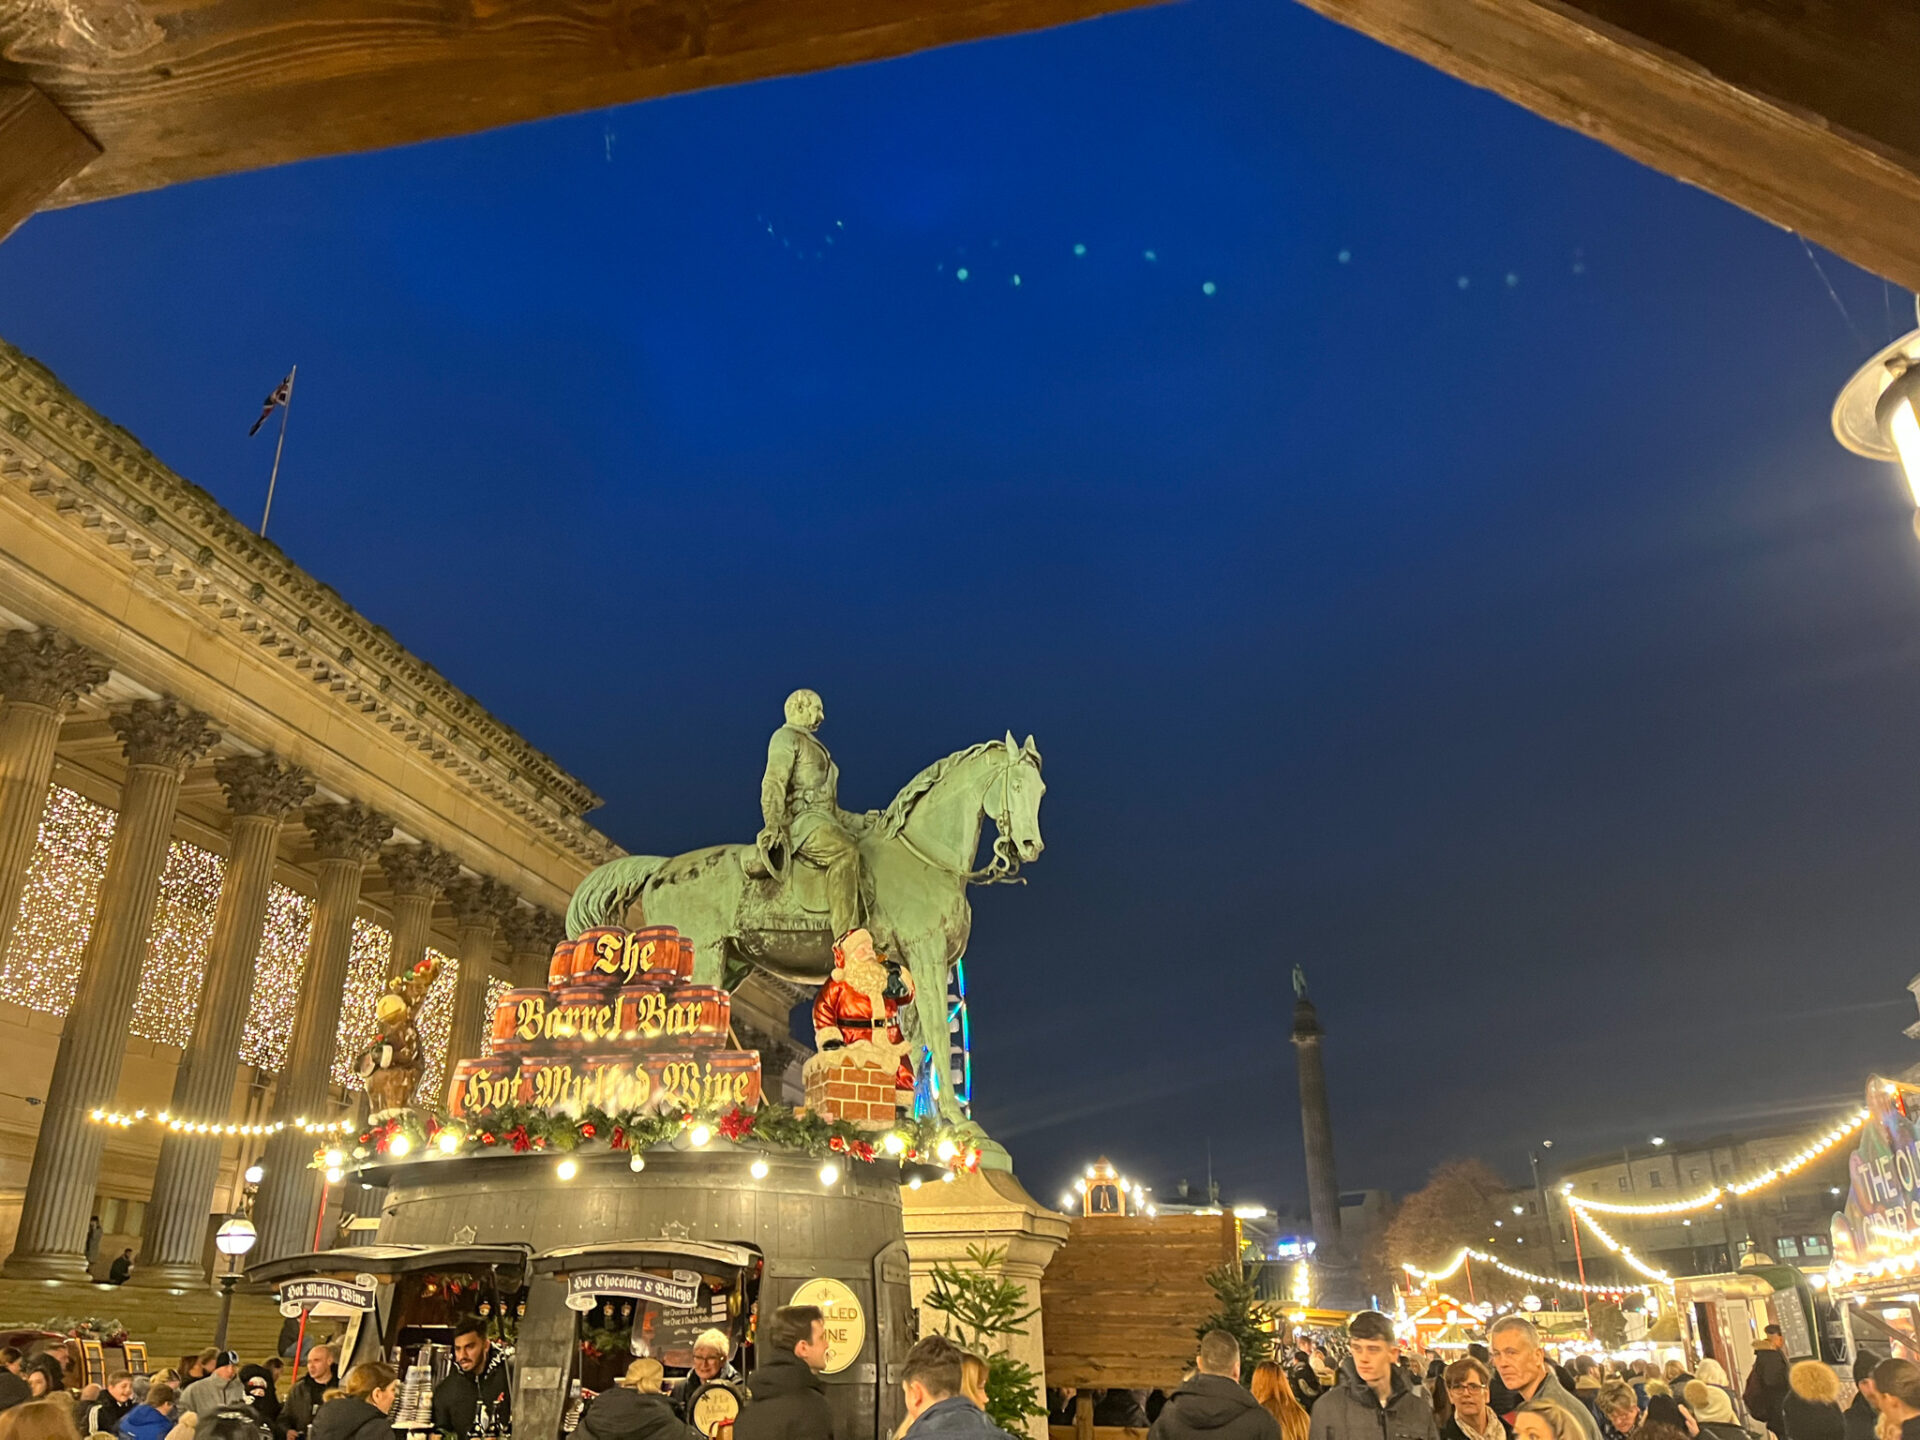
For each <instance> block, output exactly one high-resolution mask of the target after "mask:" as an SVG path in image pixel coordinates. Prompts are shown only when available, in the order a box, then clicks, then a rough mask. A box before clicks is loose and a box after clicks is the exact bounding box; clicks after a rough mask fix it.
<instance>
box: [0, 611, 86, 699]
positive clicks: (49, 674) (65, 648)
mask: <svg viewBox="0 0 1920 1440" xmlns="http://www.w3.org/2000/svg"><path fill="white" fill-rule="evenodd" d="M106 678H107V667H106V666H105V665H104V664H102V663H101V660H100V657H99V656H98V655H95V654H94V653H93V652H92V651H91V650H88V649H87V648H86V647H85V646H82V645H79V644H77V643H75V642H74V641H72V640H69V639H68V638H67V637H66V636H64V635H62V634H60V632H59V631H57V630H53V629H50V628H49V627H47V626H44V625H43V626H41V627H40V628H39V629H38V630H9V631H8V632H7V633H6V634H5V635H0V698H4V699H6V700H19V701H22V702H24V703H25V704H28V705H45V706H47V707H49V708H50V709H54V710H65V709H68V708H69V707H70V706H72V705H73V703H74V702H75V701H76V700H78V699H79V698H80V697H81V696H82V695H84V694H86V693H87V692H88V691H89V690H91V689H93V688H94V686H96V685H100V684H102V683H104V682H105V680H106Z"/></svg>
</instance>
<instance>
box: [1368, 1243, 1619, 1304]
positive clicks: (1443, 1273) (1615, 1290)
mask: <svg viewBox="0 0 1920 1440" xmlns="http://www.w3.org/2000/svg"><path fill="white" fill-rule="evenodd" d="M1469 1259H1473V1260H1478V1261H1480V1262H1481V1263H1482V1264H1483V1265H1491V1266H1493V1268H1494V1269H1496V1270H1499V1271H1501V1272H1502V1273H1504V1274H1507V1275H1511V1276H1512V1277H1513V1278H1514V1279H1516V1280H1525V1281H1527V1282H1528V1283H1530V1284H1534V1285H1552V1286H1557V1287H1558V1288H1559V1289H1562V1290H1566V1291H1570V1292H1572V1293H1574V1294H1586V1295H1619V1294H1623V1293H1625V1292H1628V1291H1638V1292H1640V1293H1643V1294H1652V1293H1653V1287H1652V1286H1651V1285H1581V1284H1576V1283H1575V1282H1574V1281H1572V1280H1557V1279H1555V1278H1554V1277H1553V1276H1551V1275H1536V1274H1534V1273H1533V1272H1532V1271H1531V1270H1522V1269H1520V1268H1519V1267H1518V1266H1514V1265H1509V1264H1507V1262H1506V1261H1504V1260H1502V1259H1501V1258H1500V1257H1499V1256H1498V1255H1489V1254H1487V1253H1486V1251H1484V1250H1474V1249H1472V1248H1470V1247H1463V1248H1462V1249H1461V1251H1460V1253H1459V1254H1457V1255H1455V1256H1454V1257H1453V1260H1452V1261H1451V1262H1450V1263H1449V1264H1448V1266H1447V1268H1446V1269H1444V1270H1422V1269H1421V1268H1420V1267H1419V1266H1418V1265H1402V1266H1401V1267H1400V1268H1401V1269H1403V1270H1405V1271H1406V1272H1407V1273H1408V1274H1409V1275H1411V1276H1413V1278H1414V1279H1416V1280H1419V1281H1422V1282H1424V1283H1426V1284H1429V1285H1438V1284H1441V1283H1442V1282H1444V1281H1446V1280H1449V1279H1451V1278H1452V1277H1453V1275H1454V1274H1455V1273H1456V1272H1457V1271H1458V1270H1459V1269H1460V1267H1461V1266H1462V1265H1464V1264H1466V1263H1467V1261H1468V1260H1469Z"/></svg>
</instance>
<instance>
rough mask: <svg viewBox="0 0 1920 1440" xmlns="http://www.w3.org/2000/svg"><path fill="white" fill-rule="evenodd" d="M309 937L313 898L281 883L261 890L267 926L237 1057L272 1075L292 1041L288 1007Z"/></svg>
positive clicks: (297, 985) (295, 991)
mask: <svg viewBox="0 0 1920 1440" xmlns="http://www.w3.org/2000/svg"><path fill="white" fill-rule="evenodd" d="M312 937H313V897H311V896H309V895H302V894H301V893H300V892H299V891H298V890H293V889H289V888H288V887H287V886H285V885H275V886H273V888H272V889H270V890H269V891H268V892H267V923H266V927H265V929H264V930H263V931H262V932H261V935H260V950H259V953H258V954H257V955H256V956H255V957H254V962H253V998H252V999H251V1001H249V1002H248V1005H247V1026H246V1029H245V1030H244V1031H243V1032H242V1033H241V1036H240V1059H241V1060H242V1061H243V1062H244V1063H246V1064H248V1065H251V1066H253V1067H254V1068H255V1069H257V1070H264V1071H267V1072H268V1073H270V1074H274V1075H277V1074H279V1073H280V1071H281V1070H283V1069H284V1068H286V1063H287V1046H288V1044H289V1043H290V1042H291V1040H292V1039H293V1007H294V1002H295V1000H296V999H297V997H298V996H299V994H300V977H301V975H302V974H303V973H304V972H305V971H306V968H307V949H308V946H309V943H310V942H311V940H312Z"/></svg>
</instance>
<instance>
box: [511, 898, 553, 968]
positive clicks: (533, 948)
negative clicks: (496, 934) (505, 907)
mask: <svg viewBox="0 0 1920 1440" xmlns="http://www.w3.org/2000/svg"><path fill="white" fill-rule="evenodd" d="M501 928H502V929H503V930H504V931H505V932H506V936H507V949H508V950H509V951H511V952H512V953H513V954H515V955H539V956H541V957H543V958H544V957H545V956H547V955H550V954H551V953H552V952H553V947H554V946H555V945H558V944H559V943H560V941H561V939H562V938H563V937H564V936H565V935H566V933H567V927H566V926H564V925H562V924H561V923H560V917H559V916H557V915H555V914H554V913H553V912H552V911H551V910H543V909H539V908H537V907H534V908H530V907H528V906H526V905H515V906H514V907H513V908H512V909H511V910H509V911H507V915H506V919H505V920H503V921H502V922H501Z"/></svg>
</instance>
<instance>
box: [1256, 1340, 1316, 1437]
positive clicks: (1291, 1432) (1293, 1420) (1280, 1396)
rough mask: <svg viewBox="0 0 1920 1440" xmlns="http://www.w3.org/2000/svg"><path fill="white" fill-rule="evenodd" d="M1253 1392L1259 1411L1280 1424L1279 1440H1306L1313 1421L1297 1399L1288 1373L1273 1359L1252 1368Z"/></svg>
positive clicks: (1263, 1361)
mask: <svg viewBox="0 0 1920 1440" xmlns="http://www.w3.org/2000/svg"><path fill="white" fill-rule="evenodd" d="M1252 1389H1253V1398H1254V1399H1255V1400H1256V1401H1257V1402H1259V1405H1260V1408H1261V1409H1263V1410H1265V1411H1266V1412H1267V1413H1268V1414H1269V1415H1271V1416H1273V1418H1274V1419H1275V1420H1276V1421H1278V1422H1279V1425H1280V1440H1307V1431H1308V1430H1309V1428H1311V1426H1312V1424H1313V1422H1312V1421H1311V1420H1310V1419H1308V1417H1307V1412H1306V1410H1305V1409H1304V1408H1303V1407H1302V1406H1301V1404H1300V1402H1299V1401H1298V1400H1296V1399H1294V1396H1293V1386H1291V1385H1289V1384H1288V1383H1287V1372H1286V1371H1284V1370H1282V1369H1281V1368H1280V1367H1279V1366H1278V1365H1277V1364H1275V1363H1274V1362H1273V1361H1271V1360H1262V1361H1261V1362H1260V1363H1259V1364H1258V1365H1256V1366H1254V1367H1253V1386H1252Z"/></svg>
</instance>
